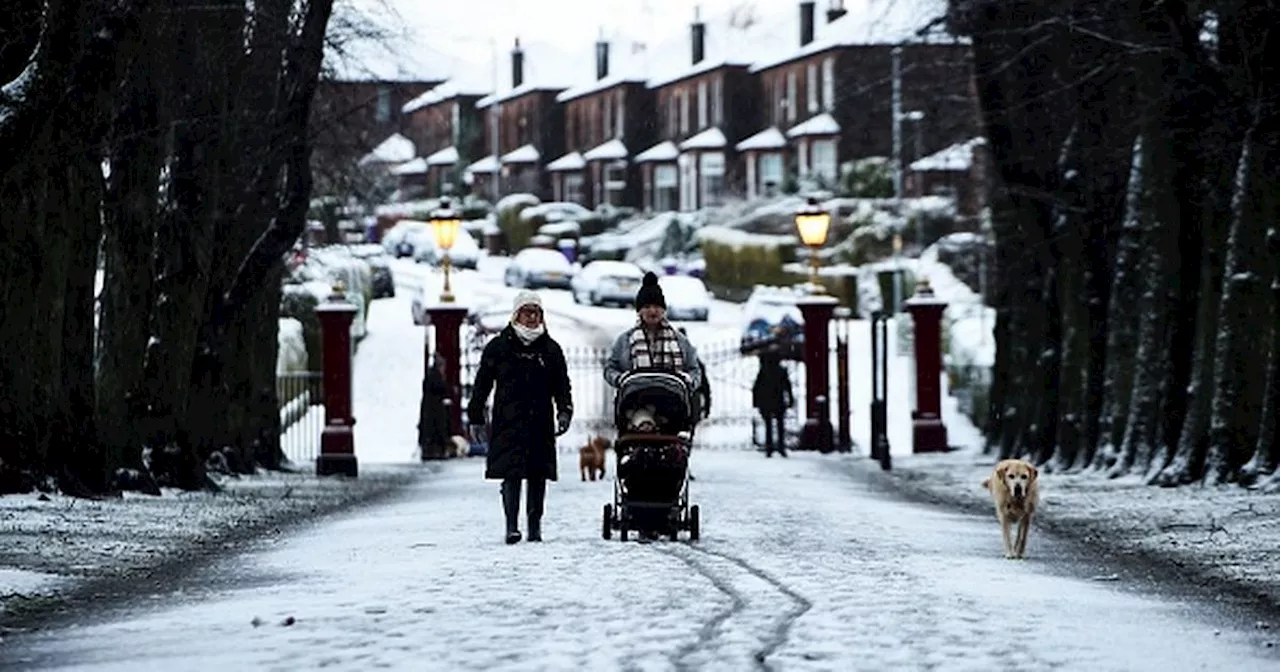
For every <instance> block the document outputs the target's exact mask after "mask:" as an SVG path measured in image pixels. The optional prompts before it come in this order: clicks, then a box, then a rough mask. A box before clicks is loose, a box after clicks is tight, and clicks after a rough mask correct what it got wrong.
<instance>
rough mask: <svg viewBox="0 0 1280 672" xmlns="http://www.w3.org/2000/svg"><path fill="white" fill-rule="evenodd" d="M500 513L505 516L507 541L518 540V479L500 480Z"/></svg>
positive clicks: (512, 542) (509, 542)
mask: <svg viewBox="0 0 1280 672" xmlns="http://www.w3.org/2000/svg"><path fill="white" fill-rule="evenodd" d="M502 513H503V514H504V515H506V518H507V543H508V544H514V543H516V542H518V541H520V526H519V519H520V479H518V478H508V479H506V480H504V481H503V482H502Z"/></svg>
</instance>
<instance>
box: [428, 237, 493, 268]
mask: <svg viewBox="0 0 1280 672" xmlns="http://www.w3.org/2000/svg"><path fill="white" fill-rule="evenodd" d="M414 242H415V246H414V248H415V249H414V252H413V259H414V261H417V262H418V263H427V264H431V265H432V266H439V265H440V263H441V261H442V260H443V259H444V251H443V250H441V249H440V248H439V247H438V246H437V245H436V237H435V235H433V234H432V232H431V231H430V230H428V231H427V232H426V234H424V235H421V236H419V237H418V238H417V239H416V240H415V241H414ZM479 261H480V244H479V243H477V242H476V239H475V237H474V236H472V235H471V234H470V233H467V232H466V231H464V230H459V231H458V238H457V240H455V241H454V242H453V247H452V248H450V249H449V262H450V263H451V264H453V266H454V267H455V268H475V267H476V264H477V263H479Z"/></svg>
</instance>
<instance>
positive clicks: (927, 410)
mask: <svg viewBox="0 0 1280 672" xmlns="http://www.w3.org/2000/svg"><path fill="white" fill-rule="evenodd" d="M906 306H907V312H909V313H911V320H912V322H913V323H914V324H915V338H914V340H915V356H916V408H915V410H914V411H912V412H911V452H913V453H937V452H946V451H947V450H948V447H947V426H946V425H944V424H943V423H942V383H941V378H942V312H943V311H944V310H946V309H947V302H946V301H943V300H941V299H939V298H937V297H935V296H934V294H933V288H932V287H930V286H929V281H928V280H927V279H925V278H921V279H920V282H919V283H918V284H917V285H916V295H915V296H913V297H911V298H910V299H908V300H907V301H906Z"/></svg>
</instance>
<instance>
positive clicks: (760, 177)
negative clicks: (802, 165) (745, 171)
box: [756, 152, 787, 194]
mask: <svg viewBox="0 0 1280 672" xmlns="http://www.w3.org/2000/svg"><path fill="white" fill-rule="evenodd" d="M756 160H757V163H758V167H757V169H756V176H757V177H756V181H757V182H758V183H759V184H758V186H757V193H760V194H765V193H767V185H768V183H769V181H770V179H772V180H773V183H774V188H775V189H781V188H782V183H783V182H784V181H785V180H786V179H787V166H786V162H784V161H783V160H782V153H781V152H762V153H761V154H760V156H759V157H757V159H756ZM767 168H773V170H768V169H767Z"/></svg>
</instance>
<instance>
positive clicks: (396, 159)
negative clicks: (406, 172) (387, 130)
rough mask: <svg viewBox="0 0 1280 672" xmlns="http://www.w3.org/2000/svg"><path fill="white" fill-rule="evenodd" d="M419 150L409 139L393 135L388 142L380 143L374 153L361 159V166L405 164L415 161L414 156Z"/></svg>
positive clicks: (388, 138)
mask: <svg viewBox="0 0 1280 672" xmlns="http://www.w3.org/2000/svg"><path fill="white" fill-rule="evenodd" d="M416 153H417V150H415V149H414V147H413V141H412V140H410V139H409V138H406V137H404V136H403V135H400V134H399V133H392V134H391V135H390V136H388V137H387V139H386V140H383V141H382V142H380V143H378V146H377V147H374V148H373V151H371V152H369V153H368V154H365V155H364V156H363V157H361V159H360V165H362V166H363V165H367V164H370V163H404V162H405V161H410V160H412V159H413V155H414V154H416Z"/></svg>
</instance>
